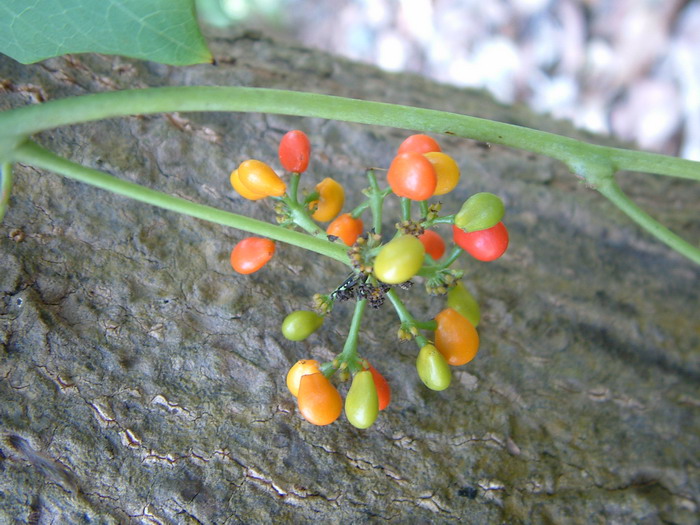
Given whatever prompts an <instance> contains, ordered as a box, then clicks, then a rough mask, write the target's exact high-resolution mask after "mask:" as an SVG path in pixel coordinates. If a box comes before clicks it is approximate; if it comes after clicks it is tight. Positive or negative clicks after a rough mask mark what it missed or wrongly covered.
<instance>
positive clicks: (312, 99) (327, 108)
mask: <svg viewBox="0 0 700 525" xmlns="http://www.w3.org/2000/svg"><path fill="white" fill-rule="evenodd" d="M173 111H183V112H187V111H244V112H258V113H276V114H282V115H295V116H303V117H318V118H325V119H333V120H340V121H347V122H358V123H362V124H372V125H380V126H391V127H395V128H403V129H407V130H413V131H420V132H423V133H429V132H433V133H444V134H449V135H453V136H458V137H464V138H470V139H474V140H479V141H483V142H488V143H494V144H503V145H505V146H509V147H512V148H519V149H523V150H526V151H531V152H533V153H538V154H542V155H546V156H548V157H551V158H554V159H557V160H560V161H561V162H563V163H564V164H566V165H567V166H568V167H569V169H570V170H571V171H572V172H573V173H575V174H577V175H579V176H580V177H582V178H584V179H586V181H587V182H588V183H589V185H591V186H592V187H593V188H598V187H601V188H603V187H605V188H608V189H607V190H606V191H608V193H610V190H609V187H608V182H609V181H610V180H611V179H612V177H613V175H614V173H615V172H616V171H619V170H633V171H641V172H648V173H657V174H660V175H670V176H676V177H682V178H686V179H691V180H696V181H700V163H698V162H694V161H690V160H685V159H678V158H673V157H668V156H665V155H659V154H655V153H646V152H637V151H629V150H623V149H619V148H610V147H604V146H598V145H594V144H587V143H585V142H581V141H578V140H575V139H571V138H568V137H562V136H559V135H555V134H553V133H547V132H544V131H538V130H533V129H529V128H524V127H521V126H515V125H512V124H505V123H501V122H494V121H491V120H486V119H481V118H476V117H470V116H467V115H459V114H456V113H449V112H445V111H437V110H430V109H422V108H414V107H410V106H403V105H398V104H387V103H383V102H371V101H365V100H356V99H349V98H343V97H336V96H330V95H320V94H316V93H302V92H295V91H285V90H278V89H263V88H249V87H210V86H184V87H163V88H147V89H135V90H124V91H112V92H107V93H97V94H92V95H84V96H80V97H72V98H66V99H61V100H53V101H49V102H46V103H43V104H35V105H31V106H23V107H20V108H16V109H12V110H8V111H4V112H0V160H1V161H2V162H5V163H6V162H13V160H16V159H15V156H14V152H15V151H16V149H17V148H19V147H20V146H21V144H23V143H24V141H25V140H26V139H27V138H28V137H29V136H30V135H32V134H34V133H38V132H40V131H44V130H48V129H53V128H56V127H59V126H64V125H71V124H77V123H81V122H90V121H94V120H100V119H106V118H113V117H121V116H126V115H136V114H152V113H167V112H173ZM612 194H613V195H614V194H615V192H614V191H613V192H612ZM609 198H610V197H609ZM613 202H616V203H617V202H620V203H622V204H623V205H624V206H625V208H626V209H627V213H628V214H630V216H631V217H633V218H635V217H636V218H635V220H637V222H638V223H639V224H640V225H642V226H643V227H644V228H646V229H648V230H649V231H650V232H651V233H653V234H654V235H656V236H657V237H659V238H660V239H661V240H662V241H664V242H666V243H667V244H669V245H670V246H678V245H684V244H687V243H685V242H684V241H683V242H682V243H679V242H678V241H677V238H676V236H675V235H673V234H670V232H668V230H667V229H665V228H664V227H663V226H661V225H660V224H658V223H657V222H656V221H655V220H654V219H649V220H648V219H642V218H641V217H642V216H643V215H644V214H643V213H642V214H640V213H639V211H635V210H634V208H633V207H630V206H629V205H628V204H626V203H625V200H624V199H616V198H615V197H614V196H613ZM693 252H694V250H690V253H691V254H692V253H693ZM681 253H684V254H687V253H688V250H687V249H684V251H682V252H681ZM691 258H692V259H693V260H697V259H696V258H695V256H693V257H691Z"/></svg>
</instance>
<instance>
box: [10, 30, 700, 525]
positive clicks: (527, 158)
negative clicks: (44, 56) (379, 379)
mask: <svg viewBox="0 0 700 525" xmlns="http://www.w3.org/2000/svg"><path fill="white" fill-rule="evenodd" d="M212 46H213V50H214V53H215V55H216V57H217V59H218V65H217V66H208V65H204V66H197V67H188V68H171V67H165V66H160V65H154V64H147V63H137V62H132V61H129V60H125V59H121V58H113V57H105V56H76V57H72V58H70V59H66V58H59V59H53V60H49V61H47V62H45V63H43V64H40V65H34V66H19V65H17V64H15V63H12V62H11V61H10V60H7V59H4V60H3V61H2V62H1V63H0V76H1V77H2V79H3V81H4V84H3V85H4V93H3V95H2V99H1V105H2V107H3V108H8V107H13V106H19V105H23V104H29V103H34V102H36V101H37V99H47V100H48V99H55V98H60V97H65V96H69V95H79V94H83V93H90V92H96V91H106V90H113V89H122V88H131V87H140V86H161V85H197V84H206V85H246V86H264V87H279V88H289V89H296V90H307V91H317V92H323V93H329V94H338V95H345V96H351V97H358V98H363V99H371V100H382V101H390V102H397V103H404V104H411V105H417V106H423V107H431V108H436V109H447V110H452V111H456V112H462V113H467V114H473V115H477V116H485V117H490V118H494V119H496V120H501V121H507V122H512V123H516V124H521V125H525V126H532V127H538V128H540V129H545V130H550V131H556V132H561V133H563V134H568V135H571V136H581V134H580V133H579V132H577V131H575V130H574V129H573V128H571V127H570V126H569V125H567V124H564V123H560V122H555V121H552V120H551V119H548V118H545V117H541V116H537V115H534V114H533V113H531V112H530V111H529V110H528V109H527V108H523V107H515V108H512V107H504V106H501V105H498V104H496V103H494V102H492V101H491V100H490V99H489V98H488V97H487V96H486V95H485V94H483V93H478V92H473V91H467V90H461V89H456V88H452V87H448V86H444V85H439V84H435V83H432V82H429V81H427V80H425V79H423V78H419V77H416V76H409V75H405V76H404V75H392V74H387V73H383V72H381V71H379V70H377V69H373V68H371V67H368V66H364V65H361V64H356V63H351V62H348V61H345V60H342V59H338V58H335V57H331V56H327V55H324V54H322V53H319V52H316V51H311V50H308V49H303V48H300V47H295V46H290V45H288V44H280V43H277V42H274V41H271V40H269V39H267V38H263V37H260V36H259V35H252V34H247V33H241V34H240V35H238V37H236V38H233V39H229V40H223V39H219V40H217V39H214V40H213V41H212ZM297 127H298V128H302V129H304V130H306V131H307V132H308V133H309V135H310V137H311V141H312V145H313V150H314V154H313V160H312V162H311V168H310V172H311V174H309V175H304V180H303V184H306V185H307V186H311V185H313V184H315V182H314V181H318V180H320V178H321V177H324V176H333V177H336V178H338V179H340V180H341V181H342V182H343V183H344V184H345V185H346V186H347V191H348V195H349V196H350V197H349V205H354V204H356V203H357V202H358V201H359V199H360V193H359V191H360V190H361V189H362V188H363V187H364V185H365V179H364V176H363V172H364V168H365V167H367V166H388V164H389V162H390V160H391V157H392V155H393V153H394V151H395V149H396V147H397V146H398V144H399V142H400V141H401V140H402V138H403V137H405V136H406V135H407V132H405V131H402V130H396V129H386V128H378V127H368V126H361V125H353V124H345V123H338V122H328V121H322V120H318V119H298V118H288V117H279V116H275V115H260V114H186V115H176V114H173V115H157V116H146V117H130V118H124V119H118V120H109V121H104V122H98V123H95V124H90V125H81V126H74V127H71V128H65V129H58V130H55V131H51V132H49V133H44V134H42V135H41V136H40V137H38V140H39V141H40V142H41V143H42V144H44V145H45V146H47V147H49V148H51V149H52V150H54V151H56V152H58V153H60V154H62V155H65V156H68V157H69V158H71V159H73V160H75V161H78V162H81V163H84V164H86V165H88V166H92V167H95V168H99V169H102V170H105V171H107V172H110V173H114V174H118V175H119V176H122V177H124V178H126V179H128V180H134V181H138V182H140V183H143V184H146V185H148V186H151V187H154V188H157V189H162V190H164V191H167V192H170V193H172V194H175V195H179V196H183V197H186V198H189V199H192V200H196V201H198V202H203V203H206V204H211V205H214V206H220V207H223V208H226V209H230V210H237V211H240V212H242V213H244V214H249V215H252V216H255V217H259V218H265V219H267V220H274V219H273V212H272V207H271V205H270V204H269V203H262V204H261V203H251V202H247V201H244V200H242V199H241V198H239V197H237V196H236V195H234V193H233V192H232V190H231V188H230V186H229V182H228V174H229V172H230V170H231V169H232V168H234V167H235V166H236V165H237V164H238V163H239V162H241V161H242V160H244V159H247V158H250V157H255V158H260V159H263V160H268V161H270V162H271V163H272V164H273V165H277V160H276V145H277V141H278V140H279V138H280V137H281V135H282V133H283V132H284V131H286V130H288V129H292V128H297ZM588 138H589V139H590V140H593V141H595V142H609V141H608V139H605V138H601V137H588ZM441 142H442V144H443V148H444V150H446V151H447V152H449V153H450V154H451V155H453V156H454V157H455V158H456V159H457V161H458V162H459V164H460V165H461V166H462V168H463V180H462V182H461V183H460V186H459V187H458V189H457V190H456V191H455V192H454V193H453V194H451V195H450V196H448V198H445V199H444V209H445V210H453V211H456V210H457V208H458V206H459V204H460V203H461V202H462V201H463V200H464V199H465V198H466V197H467V196H469V195H471V194H472V193H475V192H477V191H492V192H495V193H498V194H499V195H501V196H502V197H503V199H504V200H505V202H506V205H507V209H508V211H507V217H506V222H507V224H508V226H509V228H510V232H511V247H510V250H509V252H508V253H507V254H506V256H505V257H503V258H502V259H501V260H499V261H497V262H494V263H490V264H486V263H479V262H475V261H471V260H464V261H462V262H461V263H460V264H461V265H462V267H463V268H464V269H465V270H466V282H467V283H468V286H469V287H470V288H471V289H472V290H473V291H474V292H475V293H476V294H477V295H478V298H479V300H480V303H481V305H482V308H483V321H482V324H481V325H480V333H481V338H482V343H481V352H480V354H479V356H478V357H477V359H476V360H475V361H473V362H472V363H471V364H469V365H466V366H464V367H462V368H460V369H459V370H458V371H456V373H455V379H454V382H453V385H452V386H451V387H450V388H449V389H448V390H446V391H444V392H440V393H436V392H431V391H428V390H427V389H426V388H424V387H423V386H422V384H421V383H420V381H419V379H418V377H417V375H416V373H415V370H414V360H415V356H416V354H417V349H416V348H415V346H414V345H413V344H412V343H400V342H399V341H397V340H396V338H395V333H396V330H397V328H398V326H397V322H396V317H395V314H394V313H393V311H392V309H391V308H390V307H389V306H388V305H387V306H385V307H384V308H383V309H382V310H379V311H372V312H370V315H369V316H368V321H367V323H366V324H365V327H364V329H363V332H362V339H361V341H362V342H361V353H362V355H364V356H366V357H367V358H369V359H370V360H371V361H372V363H373V364H374V365H375V366H376V367H377V368H379V369H380V370H383V371H384V372H385V375H386V377H387V378H388V380H389V381H390V383H391V385H392V388H393V403H392V405H391V407H390V408H389V409H388V410H387V411H386V413H382V414H381V416H380V418H379V420H378V422H377V423H376V424H375V426H374V427H373V428H371V429H370V430H367V431H358V430H356V429H354V428H352V427H351V426H350V425H349V424H348V423H347V422H346V421H345V420H344V419H342V418H341V420H340V421H338V422H337V423H335V424H334V425H332V426H330V427H324V428H316V427H313V426H311V425H309V424H308V423H306V422H305V421H304V420H302V418H301V417H300V415H299V414H298V412H297V410H296V407H295V403H294V400H293V399H292V398H291V396H290V394H289V393H288V392H287V390H286V388H285V382H284V378H285V374H286V371H287V369H288V368H289V367H290V366H291V364H293V363H294V362H295V361H296V360H298V359H300V358H304V357H314V358H317V359H327V358H328V357H330V356H331V355H332V354H333V353H335V352H337V351H339V349H340V348H341V346H342V344H343V341H344V335H345V333H346V330H347V324H348V321H349V319H348V315H349V312H350V310H349V308H348V307H347V306H348V305H345V306H344V307H343V308H341V309H339V310H338V311H337V312H335V314H334V315H333V317H332V318H330V319H328V320H327V322H326V324H325V326H324V327H323V329H322V330H321V331H320V332H319V333H317V334H315V335H313V336H312V337H311V338H310V339H309V340H307V341H305V342H299V343H292V342H288V341H286V340H285V339H284V338H283V337H282V335H281V333H280V330H279V326H280V323H281V321H282V319H283V318H284V316H285V315H286V314H287V313H289V312H290V311H292V310H293V309H298V308H302V307H308V306H309V305H310V300H311V296H312V295H313V294H314V293H315V292H317V291H319V292H324V291H330V290H331V289H333V288H334V287H335V286H336V285H337V284H338V283H339V282H340V281H341V280H342V279H343V278H344V277H345V275H346V269H344V268H343V267H342V265H340V264H339V263H336V262H333V261H327V260H322V259H321V258H320V257H317V256H315V255H311V256H309V254H307V253H306V252H304V251H303V250H300V249H297V248H292V247H288V246H284V245H280V246H279V247H278V253H277V255H276V256H275V258H274V260H273V261H272V262H271V263H270V264H269V265H268V266H267V267H266V268H265V269H264V270H263V271H261V272H258V273H256V274H254V275H252V276H239V275H235V274H234V273H233V272H232V270H231V268H230V266H229V262H228V255H229V252H230V250H231V247H232V246H233V245H234V243H235V242H236V241H237V240H239V239H241V238H242V237H244V236H245V234H244V233H242V232H239V231H236V230H230V229H225V228H223V227H219V226H214V225H210V224H206V223H203V222H201V221H198V220H194V219H190V218H187V217H182V216H179V215H177V214H175V213H170V212H165V211H162V210H159V209H156V208H153V207H149V206H147V205H143V204H138V203H134V202H130V201H129V200H127V199H124V198H121V197H116V196H113V195H111V194H108V193H105V192H103V191H99V190H96V189H92V188H90V187H88V186H85V185H82V184H78V183H74V182H71V181H68V180H65V179H63V178H61V177H59V176H56V175H53V174H50V173H45V172H42V171H39V170H35V169H32V168H28V167H24V166H19V167H17V170H16V171H17V173H16V186H15V188H14V193H13V195H12V200H11V208H10V210H9V212H8V214H7V216H6V218H5V221H4V223H3V224H2V226H1V232H2V235H1V236H0V260H1V265H2V272H1V273H0V294H2V295H1V297H2V302H0V308H1V311H0V327H1V328H0V330H1V334H0V400H1V405H0V424H1V426H2V430H1V434H2V435H1V436H0V472H1V474H2V475H0V521H2V522H3V523H12V522H14V521H13V520H17V522H18V523H21V522H32V523H88V522H89V523H128V522H136V523H140V522H143V523H217V524H218V523H221V524H229V523H267V522H295V523H311V522H319V521H320V522H324V523H325V522H327V523H360V522H365V521H377V522H382V521H390V522H396V523H400V522H408V521H410V522H414V523H415V522H420V523H450V522H462V523H501V522H503V523H567V524H569V523H581V524H589V523H648V524H652V523H695V522H696V520H697V512H698V508H699V507H698V506H699V505H700V491H699V486H698V485H699V483H700V474H699V472H698V469H699V468H700V460H698V457H699V456H700V437H699V436H700V417H699V416H700V392H699V387H698V385H699V383H700V352H699V350H700V349H699V348H698V347H699V346H700V345H699V340H700V326H699V324H698V282H700V271H699V269H698V267H697V266H695V265H693V264H692V263H691V262H689V261H687V260H685V259H684V258H683V257H681V256H679V255H677V254H675V253H673V252H671V251H670V250H669V249H668V248H667V247H666V246H664V245H661V244H660V243H659V242H657V241H656V240H653V239H651V238H650V237H649V236H647V235H646V234H645V233H643V232H642V231H640V230H639V229H638V228H637V227H636V226H635V225H633V224H631V223H630V222H629V221H628V220H627V219H626V218H625V217H623V216H622V215H621V214H620V213H619V212H618V211H617V210H616V209H615V208H614V207H613V206H611V205H610V204H608V203H607V202H606V201H605V200H604V199H603V198H602V197H600V196H599V195H598V194H596V193H595V192H593V191H591V190H590V189H588V188H586V187H585V185H583V184H581V183H579V181H577V179H576V178H575V177H574V176H572V175H571V174H569V173H568V172H567V171H566V170H565V168H564V167H563V166H562V165H560V164H559V163H557V162H554V161H550V160H549V159H546V158H541V157H537V156H534V155H530V154H528V153H526V152H522V151H515V150H510V149H508V148H503V147H495V146H494V147H489V146H488V145H485V144H477V143H474V142H473V141H468V140H461V139H456V138H454V137H442V138H441ZM620 178H621V180H622V183H623V185H624V186H625V188H627V189H628V190H629V191H630V192H631V194H632V196H633V197H634V198H635V199H636V200H637V201H638V202H640V203H641V204H642V205H643V206H646V207H649V208H652V209H653V210H654V213H655V215H656V216H657V217H658V218H660V219H661V220H662V221H664V222H665V223H666V224H668V225H669V226H670V227H672V228H674V229H675V230H676V231H678V232H679V233H680V234H682V235H684V236H686V237H688V238H690V239H693V240H694V241H695V242H697V240H698V238H699V237H700V223H699V222H698V221H699V216H698V206H697V203H698V202H699V201H700V185H698V184H693V183H692V182H688V181H676V180H671V179H667V178H661V177H653V176H641V175H636V174H624V175H622V176H621V177H620ZM393 209H394V210H395V208H393ZM385 222H386V223H387V225H390V224H392V223H393V222H395V220H394V219H393V218H392V217H391V216H389V217H387V219H386V221H385ZM445 231H447V230H445ZM402 294H403V296H404V297H406V298H407V301H408V303H409V305H410V308H411V309H412V311H413V312H414V313H416V314H417V315H419V316H422V317H423V318H429V317H430V316H432V315H435V314H436V313H437V312H438V311H439V310H440V309H441V307H442V305H443V304H444V301H443V300H442V299H440V298H430V297H427V296H426V297H424V296H423V295H422V294H421V293H420V290H419V289H418V287H416V289H415V290H413V291H412V292H402ZM409 297H410V299H408V298H409ZM342 388H343V389H346V388H347V385H344V386H343V387H342Z"/></svg>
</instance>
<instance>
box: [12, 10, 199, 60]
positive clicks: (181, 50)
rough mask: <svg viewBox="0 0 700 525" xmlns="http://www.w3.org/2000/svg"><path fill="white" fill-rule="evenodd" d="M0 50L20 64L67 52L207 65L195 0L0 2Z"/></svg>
mask: <svg viewBox="0 0 700 525" xmlns="http://www.w3.org/2000/svg"><path fill="white" fill-rule="evenodd" d="M0 52H2V53H4V54H6V55H8V56H10V57H12V58H14V59H15V60H17V61H19V62H22V63H24V64H31V63H33V62H38V61H40V60H44V59H46V58H50V57H54V56H59V55H65V54H68V53H103V54H106V55H124V56H128V57H132V58H138V59H142V60H151V61H153V62H161V63H163V64H171V65H187V64H198V63H203V62H211V61H212V56H211V53H210V52H209V49H207V46H206V43H205V41H204V37H203V36H202V33H201V32H200V30H199V26H198V25H197V17H196V12H195V8H194V0H0Z"/></svg>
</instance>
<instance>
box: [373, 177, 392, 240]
mask: <svg viewBox="0 0 700 525" xmlns="http://www.w3.org/2000/svg"><path fill="white" fill-rule="evenodd" d="M367 179H368V180H369V206H370V210H371V211H372V228H373V229H374V233H376V234H377V235H381V234H382V217H383V214H384V199H385V198H386V196H387V195H388V194H389V193H391V188H387V189H386V190H384V191H382V190H380V189H379V183H378V182H377V176H376V175H375V174H374V170H367Z"/></svg>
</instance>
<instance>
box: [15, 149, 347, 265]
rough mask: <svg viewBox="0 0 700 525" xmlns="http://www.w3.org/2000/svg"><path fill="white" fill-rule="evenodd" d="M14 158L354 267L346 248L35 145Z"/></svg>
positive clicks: (22, 150) (126, 195) (17, 153)
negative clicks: (183, 196) (161, 190)
mask: <svg viewBox="0 0 700 525" xmlns="http://www.w3.org/2000/svg"><path fill="white" fill-rule="evenodd" d="M14 158H15V160H16V161H17V162H24V163H26V164H31V165H33V166H36V167H38V168H42V169H45V170H49V171H53V172H55V173H58V174H60V175H63V176H64V177H68V178H70V179H75V180H78V181H80V182H84V183H86V184H90V185H92V186H96V187H98V188H101V189H104V190H109V191H111V192H114V193H117V194H119V195H123V196H125V197H130V198H132V199H135V200H137V201H140V202H145V203H148V204H151V205H153V206H158V207H160V208H164V209H166V210H171V211H177V212H179V213H182V214H185V215H189V216H191V217H195V218H197V219H202V220H205V221H209V222H213V223H216V224H221V225H223V226H230V227H233V228H238V229H240V230H245V231H247V232H250V233H254V234H257V235H262V236H264V237H269V238H270V239H273V240H276V241H282V242H286V243H288V244H293V245H294V246H300V247H302V248H306V249H308V250H311V251H314V252H316V253H319V254H321V255H326V256H328V257H330V258H332V259H335V260H337V261H340V262H342V263H344V264H347V265H348V266H350V260H349V259H348V255H347V251H346V248H345V247H343V246H340V245H338V244H334V243H332V242H330V241H327V240H324V239H320V238H318V237H315V236H312V235H308V234H305V233H301V232H297V231H293V230H288V229H286V228H282V227H280V226H276V225H274V224H270V223H267V222H263V221H259V220H257V219H252V218H250V217H246V216H244V215H238V214H236V213H231V212H227V211H224V210H220V209H218V208H214V207H212V206H206V205H204V204H197V203H195V202H190V201H188V200H185V199H182V198H180V197H174V196H172V195H168V194H167V193H163V192H160V191H156V190H152V189H150V188H146V187H144V186H141V185H140V184H136V183H133V182H129V181H125V180H122V179H119V178H117V177H113V176H112V175H108V174H106V173H104V172H101V171H97V170H93V169H91V168H86V167H85V166H81V165H80V164H76V163H74V162H71V161H69V160H66V159H64V158H62V157H59V156H58V155H55V154H53V153H51V152H50V151H48V150H46V149H44V148H42V147H41V146H39V145H38V144H36V143H34V142H31V141H27V142H25V143H24V144H22V145H21V146H19V147H18V148H17V149H16V150H15V152H14Z"/></svg>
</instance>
